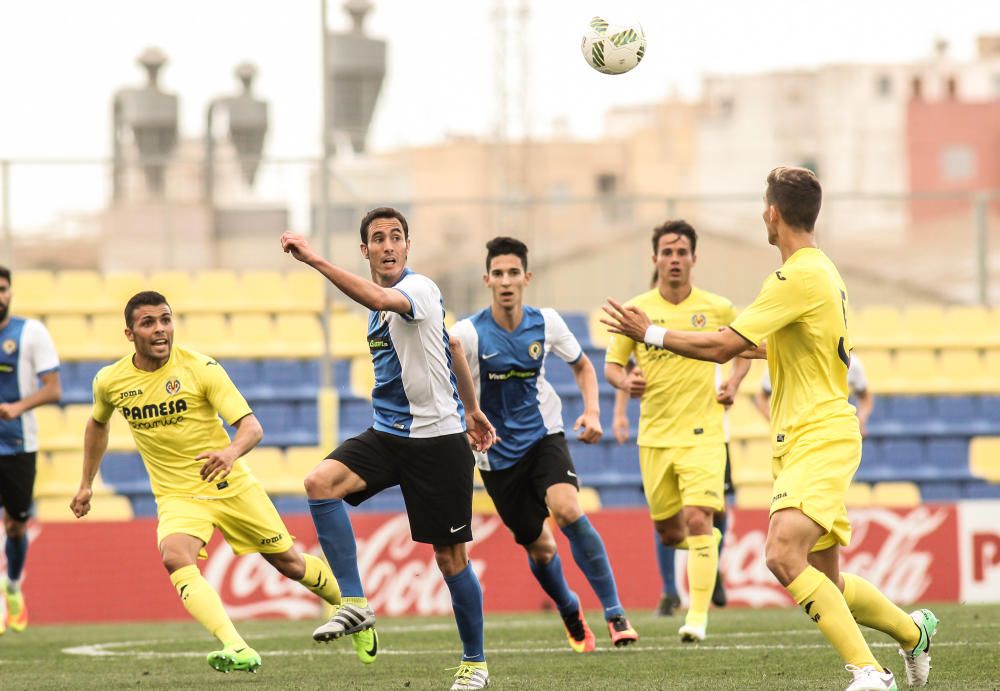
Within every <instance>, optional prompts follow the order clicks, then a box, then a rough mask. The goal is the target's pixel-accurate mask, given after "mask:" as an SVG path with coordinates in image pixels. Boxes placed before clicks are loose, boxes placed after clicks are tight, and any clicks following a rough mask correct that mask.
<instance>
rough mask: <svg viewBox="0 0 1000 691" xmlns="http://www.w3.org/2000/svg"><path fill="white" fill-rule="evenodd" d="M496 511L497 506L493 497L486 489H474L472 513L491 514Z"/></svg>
mask: <svg viewBox="0 0 1000 691" xmlns="http://www.w3.org/2000/svg"><path fill="white" fill-rule="evenodd" d="M496 512H497V507H496V505H494V504H493V498H492V497H490V495H489V494H488V493H487V492H486V490H485V489H476V490H473V491H472V513H474V514H479V515H486V516H489V515H493V514H495V513H496Z"/></svg>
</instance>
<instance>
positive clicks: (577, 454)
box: [569, 441, 615, 480]
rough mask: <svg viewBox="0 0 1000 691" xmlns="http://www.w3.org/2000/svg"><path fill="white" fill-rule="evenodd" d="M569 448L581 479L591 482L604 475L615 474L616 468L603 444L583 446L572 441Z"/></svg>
mask: <svg viewBox="0 0 1000 691" xmlns="http://www.w3.org/2000/svg"><path fill="white" fill-rule="evenodd" d="M569 448H570V455H571V456H572V458H573V465H574V466H576V472H577V474H578V475H579V476H580V477H581V478H583V479H587V480H589V479H590V478H591V477H594V476H598V475H601V474H602V473H606V472H614V470H615V468H614V467H613V465H612V463H611V462H610V459H609V458H608V454H607V452H606V449H605V447H604V445H603V444H601V443H597V444H582V443H579V442H577V441H571V442H570V444H569Z"/></svg>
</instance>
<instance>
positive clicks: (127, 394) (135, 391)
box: [118, 389, 142, 399]
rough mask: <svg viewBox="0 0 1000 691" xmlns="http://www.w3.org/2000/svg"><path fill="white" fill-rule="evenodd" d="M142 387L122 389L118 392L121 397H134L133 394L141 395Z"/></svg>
mask: <svg viewBox="0 0 1000 691" xmlns="http://www.w3.org/2000/svg"><path fill="white" fill-rule="evenodd" d="M141 395H142V389H132V390H131V391H122V392H121V393H120V394H118V396H119V399H121V398H132V397H133V396H141Z"/></svg>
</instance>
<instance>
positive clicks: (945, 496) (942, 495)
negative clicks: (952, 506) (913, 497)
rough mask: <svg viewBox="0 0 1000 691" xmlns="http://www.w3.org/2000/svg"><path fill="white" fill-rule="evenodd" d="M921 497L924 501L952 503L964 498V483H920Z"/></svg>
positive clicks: (937, 481)
mask: <svg viewBox="0 0 1000 691" xmlns="http://www.w3.org/2000/svg"><path fill="white" fill-rule="evenodd" d="M920 496H921V497H923V501H924V502H925V503H926V502H933V501H940V502H952V501H958V500H959V499H961V498H962V483H960V482H955V481H948V480H924V481H922V482H920Z"/></svg>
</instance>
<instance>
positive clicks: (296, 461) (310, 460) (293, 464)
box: [285, 446, 331, 491]
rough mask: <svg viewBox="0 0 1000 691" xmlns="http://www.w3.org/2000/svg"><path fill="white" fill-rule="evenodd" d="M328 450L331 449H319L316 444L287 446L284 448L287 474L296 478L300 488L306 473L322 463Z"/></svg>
mask: <svg viewBox="0 0 1000 691" xmlns="http://www.w3.org/2000/svg"><path fill="white" fill-rule="evenodd" d="M330 451H331V449H321V448H320V447H318V446H289V447H288V448H287V449H285V468H286V469H287V471H288V475H289V476H290V477H293V478H297V479H298V483H299V486H300V488H301V487H302V481H303V480H305V479H306V475H308V474H309V473H310V471H312V469H313V468H315V467H316V466H318V465H319V464H320V463H322V462H323V459H324V458H326V456H327V454H328V453H330ZM303 491H305V490H304V489H303Z"/></svg>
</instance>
